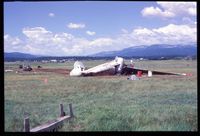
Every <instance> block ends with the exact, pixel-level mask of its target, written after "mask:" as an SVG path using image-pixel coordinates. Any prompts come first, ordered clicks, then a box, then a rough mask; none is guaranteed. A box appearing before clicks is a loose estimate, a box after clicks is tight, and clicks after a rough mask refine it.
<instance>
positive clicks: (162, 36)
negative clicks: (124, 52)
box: [118, 24, 197, 46]
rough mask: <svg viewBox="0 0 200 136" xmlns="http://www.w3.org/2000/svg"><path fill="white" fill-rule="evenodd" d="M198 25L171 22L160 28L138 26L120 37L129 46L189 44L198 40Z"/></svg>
mask: <svg viewBox="0 0 200 136" xmlns="http://www.w3.org/2000/svg"><path fill="white" fill-rule="evenodd" d="M196 35H197V29H196V26H189V25H175V24H169V25H167V26H163V27H159V28H153V29H148V28H136V29H134V30H133V31H132V32H131V33H128V34H123V35H121V37H120V38H119V39H118V40H120V41H125V42H126V44H127V45H129V46H137V45H151V44H189V43H194V42H196V41H197V36H196Z"/></svg>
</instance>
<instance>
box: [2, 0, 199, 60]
mask: <svg viewBox="0 0 200 136" xmlns="http://www.w3.org/2000/svg"><path fill="white" fill-rule="evenodd" d="M196 14H197V13H196V3H195V2H186V3H184V2H122V1H121V2H116V1H111V2H108V1H107V2H97V1H96V2H92V1H79V2H76V1H74V2H4V51H5V52H14V51H15V52H16V51H17V52H24V53H31V54H41V55H56V56H60V55H62V56H63V55H65V56H70V55H88V54H93V53H96V52H100V51H110V50H120V49H123V48H127V47H130V46H139V45H151V44H160V43H163V44H177V43H178V44H190V43H195V42H196V33H197V32H196Z"/></svg>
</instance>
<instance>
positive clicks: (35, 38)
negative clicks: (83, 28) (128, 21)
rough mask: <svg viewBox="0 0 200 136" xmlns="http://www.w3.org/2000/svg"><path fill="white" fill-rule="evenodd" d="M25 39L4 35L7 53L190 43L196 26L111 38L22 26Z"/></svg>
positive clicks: (132, 32) (142, 30)
mask: <svg viewBox="0 0 200 136" xmlns="http://www.w3.org/2000/svg"><path fill="white" fill-rule="evenodd" d="M22 33H23V34H24V35H25V39H20V38H18V37H13V36H10V35H9V34H5V35H4V47H5V48H4V49H5V51H7V52H11V51H12V52H14V51H18V52H26V53H31V54H38V55H39V54H40V55H52V56H75V55H89V54H94V53H97V52H101V51H114V50H121V49H123V48H127V47H131V46H139V45H152V44H172V45H173V44H176V45H177V44H190V43H196V42H197V28H196V25H188V24H184V25H176V24H168V25H166V26H162V27H157V28H151V29H149V28H146V27H138V28H135V29H133V30H129V31H126V32H125V33H124V32H122V33H121V34H119V35H115V36H112V37H98V38H95V39H93V40H88V39H86V38H84V37H77V36H74V35H72V34H70V33H66V32H61V33H54V32H51V31H49V30H47V29H46V28H44V27H32V28H30V27H26V28H23V29H22Z"/></svg>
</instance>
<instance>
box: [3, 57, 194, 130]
mask: <svg viewBox="0 0 200 136" xmlns="http://www.w3.org/2000/svg"><path fill="white" fill-rule="evenodd" d="M102 62H105V61H103V60H99V61H83V63H84V64H85V66H86V67H92V66H95V65H97V64H101V63H102ZM127 62H128V61H127ZM73 63H74V62H67V63H59V64H57V63H49V64H42V63H37V62H34V63H32V64H31V66H32V67H35V68H36V67H37V65H41V66H42V67H43V68H72V67H73ZM19 64H20V63H11V62H9V63H8V62H5V65H4V67H5V69H8V68H9V69H17V68H18V65H19ZM21 64H22V63H21ZM135 66H137V67H141V68H148V69H155V70H162V71H172V72H185V73H192V76H186V77H179V76H178V77H176V76H172V77H171V76H153V77H152V78H147V77H142V78H141V79H140V80H137V81H130V80H127V76H113V77H69V76H68V75H61V74H56V73H35V74H24V75H23V74H18V73H15V72H8V73H5V74H4V84H5V85H4V94H5V96H4V102H5V104H4V114H5V131H14V132H15V131H23V119H24V117H26V116H29V117H30V125H31V127H35V126H37V125H39V124H40V123H44V122H47V121H48V120H53V119H55V118H56V117H58V116H59V104H60V103H63V104H64V106H65V107H64V110H65V111H66V110H67V108H68V107H67V106H68V104H69V103H72V104H73V109H74V114H75V116H76V117H75V118H74V119H73V121H70V122H66V123H65V124H64V126H63V128H62V129H60V130H59V131H197V62H196V61H192V60H187V61H186V60H165V61H140V62H135ZM45 78H46V79H48V82H47V83H45V82H44V79H45Z"/></svg>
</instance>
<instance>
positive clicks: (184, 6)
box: [141, 2, 197, 18]
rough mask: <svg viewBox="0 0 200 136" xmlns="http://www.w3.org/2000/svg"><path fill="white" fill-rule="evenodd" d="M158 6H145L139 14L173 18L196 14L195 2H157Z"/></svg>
mask: <svg viewBox="0 0 200 136" xmlns="http://www.w3.org/2000/svg"><path fill="white" fill-rule="evenodd" d="M157 5H158V7H152V6H151V7H145V8H144V9H143V10H142V11H141V14H142V15H143V16H144V17H147V16H157V17H164V18H173V17H176V16H196V14H197V13H196V12H197V10H196V2H157Z"/></svg>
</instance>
